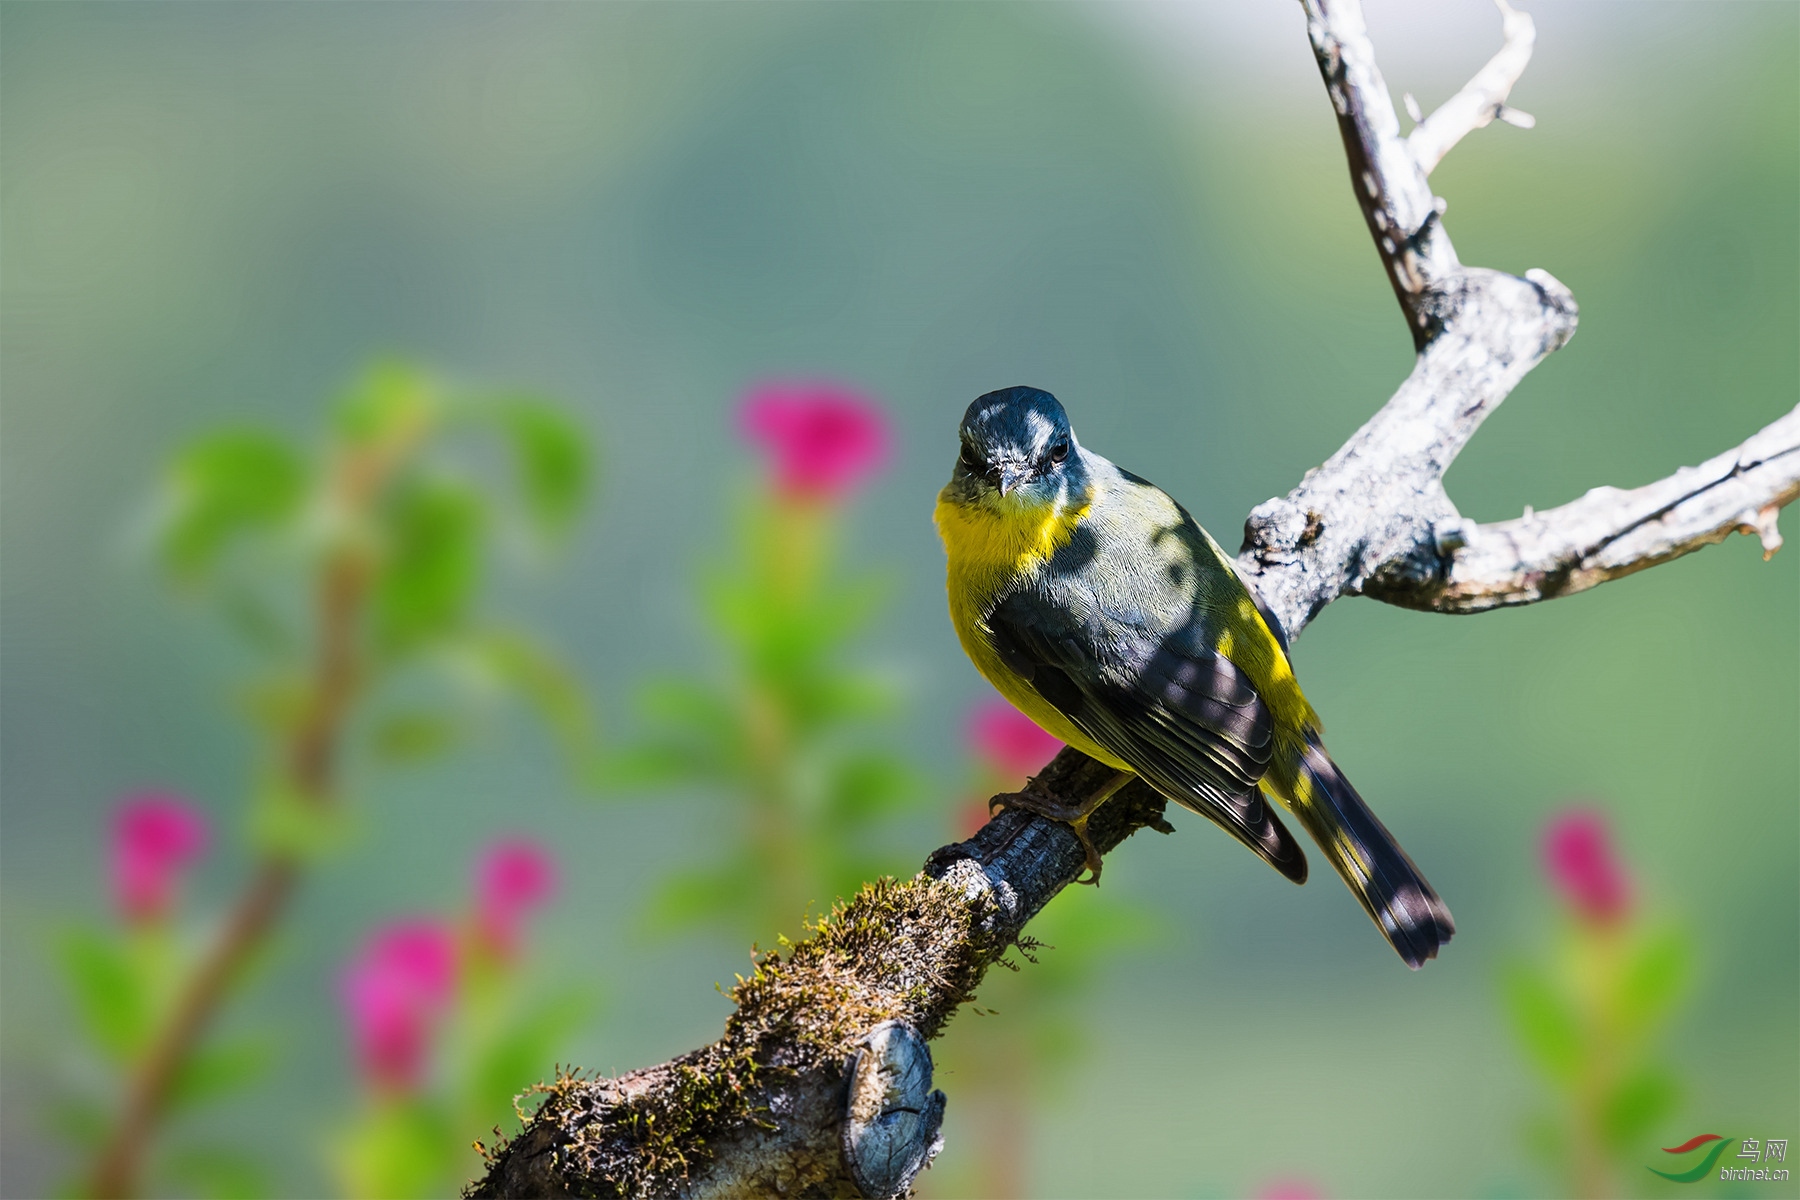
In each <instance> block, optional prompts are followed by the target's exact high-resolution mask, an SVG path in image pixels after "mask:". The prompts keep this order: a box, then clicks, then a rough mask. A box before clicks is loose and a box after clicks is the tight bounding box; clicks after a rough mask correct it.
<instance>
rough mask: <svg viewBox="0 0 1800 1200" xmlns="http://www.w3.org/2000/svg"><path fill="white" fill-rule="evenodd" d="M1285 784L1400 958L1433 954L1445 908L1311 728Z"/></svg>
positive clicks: (1448, 924) (1447, 933) (1416, 962)
mask: <svg viewBox="0 0 1800 1200" xmlns="http://www.w3.org/2000/svg"><path fill="white" fill-rule="evenodd" d="M1292 791H1293V793H1294V794H1293V796H1292V801H1293V804H1292V807H1293V809H1294V812H1295V815H1297V816H1298V817H1299V818H1300V820H1301V823H1302V824H1304V825H1305V826H1306V828H1307V831H1308V832H1309V833H1311V834H1312V836H1313V840H1314V841H1316V842H1318V843H1319V848H1320V849H1321V850H1323V851H1324V852H1325V856H1326V857H1327V858H1329V859H1330V860H1331V865H1332V866H1334V867H1336V868H1337V871H1338V874H1339V875H1342V876H1343V877H1344V882H1345V883H1347V884H1349V885H1350V890H1351V891H1352V892H1354V893H1356V898H1357V899H1358V900H1360V901H1362V906H1363V908H1364V909H1366V910H1367V911H1368V914H1369V916H1370V917H1372V918H1373V919H1374V921H1375V924H1376V925H1377V926H1379V927H1380V929H1381V932H1382V933H1383V934H1384V935H1386V937H1387V940H1388V941H1389V942H1391V943H1392V944H1393V947H1394V949H1395V950H1396V951H1398V952H1399V954H1400V957H1401V958H1403V959H1405V960H1406V965H1407V966H1409V967H1411V968H1413V969H1414V970H1415V971H1416V970H1418V969H1419V967H1421V966H1423V965H1424V963H1425V960H1426V959H1429V958H1436V957H1437V952H1438V947H1439V946H1442V945H1443V944H1444V943H1445V942H1447V941H1449V940H1450V937H1451V935H1452V934H1454V933H1455V932H1456V922H1455V921H1453V920H1452V919H1451V917H1450V909H1449V908H1448V907H1446V906H1445V904H1444V902H1443V901H1442V900H1440V899H1439V898H1438V894H1437V892H1435V891H1433V890H1432V887H1431V885H1430V884H1429V883H1427V882H1425V877H1424V876H1423V875H1421V874H1420V873H1419V868H1418V867H1416V866H1414V865H1413V861H1412V859H1410V858H1408V857H1407V856H1406V851H1404V850H1402V849H1401V848H1400V844H1399V843H1398V842H1396V841H1395V840H1394V835H1393V834H1391V833H1389V832H1388V831H1387V827H1386V826H1385V825H1383V824H1382V823H1381V821H1380V820H1379V819H1378V818H1377V817H1376V816H1375V814H1374V813H1372V812H1370V811H1369V806H1368V805H1367V804H1364V803H1363V798H1362V797H1361V796H1359V795H1357V794H1356V789H1355V788H1353V787H1351V786H1350V781H1349V780H1348V779H1345V778H1344V773H1343V772H1342V771H1340V770H1338V767H1337V764H1336V763H1334V762H1332V761H1331V756H1330V755H1329V754H1327V753H1326V752H1325V747H1324V746H1323V745H1321V744H1320V743H1319V740H1318V738H1317V737H1316V736H1315V735H1313V734H1310V733H1309V734H1308V735H1307V739H1306V748H1305V751H1304V752H1303V754H1302V755H1301V759H1300V764H1299V767H1298V770H1297V771H1296V779H1295V781H1294V787H1293V789H1292Z"/></svg>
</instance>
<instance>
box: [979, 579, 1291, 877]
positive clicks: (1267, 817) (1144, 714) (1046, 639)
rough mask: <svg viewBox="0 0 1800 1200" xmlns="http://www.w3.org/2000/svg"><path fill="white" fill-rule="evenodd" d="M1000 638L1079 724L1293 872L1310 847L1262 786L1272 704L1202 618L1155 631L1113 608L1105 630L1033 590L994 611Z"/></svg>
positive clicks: (1034, 682) (1016, 665) (995, 636)
mask: <svg viewBox="0 0 1800 1200" xmlns="http://www.w3.org/2000/svg"><path fill="white" fill-rule="evenodd" d="M987 626H988V629H989V632H990V637H991V641H992V644H993V647H994V650H995V652H996V653H997V654H999V655H1000V657H1001V658H1002V660H1004V661H1005V663H1006V665H1007V666H1008V667H1010V668H1011V669H1012V670H1013V671H1015V672H1016V673H1018V674H1019V675H1021V676H1023V677H1024V678H1025V679H1026V680H1027V681H1028V682H1030V684H1031V686H1032V687H1033V688H1034V689H1035V690H1036V691H1037V693H1038V694H1039V695H1040V696H1042V697H1043V698H1044V699H1045V700H1046V701H1048V702H1049V703H1050V704H1052V705H1054V706H1055V708H1056V709H1057V711H1059V712H1061V713H1062V714H1063V716H1065V717H1067V718H1068V719H1069V720H1070V722H1071V723H1073V724H1074V725H1075V727H1076V728H1077V729H1080V730H1081V731H1082V732H1083V733H1085V734H1087V736H1089V737H1090V738H1092V739H1094V741H1095V742H1096V743H1098V744H1099V745H1100V746H1102V747H1104V748H1105V749H1106V750H1108V751H1110V752H1111V753H1113V754H1115V755H1117V756H1118V757H1119V758H1121V759H1123V760H1124V761H1125V762H1127V763H1130V764H1131V766H1132V768H1133V769H1134V770H1136V771H1137V773H1138V774H1139V775H1141V776H1143V777H1144V779H1145V780H1146V781H1147V782H1149V783H1150V784H1151V786H1153V787H1155V788H1156V789H1157V790H1158V791H1159V792H1161V793H1163V794H1164V795H1165V796H1167V797H1169V798H1170V799H1172V800H1174V801H1176V802H1177V803H1180V804H1182V805H1185V806H1186V807H1188V808H1191V809H1193V810H1194V811H1195V812H1198V813H1200V814H1202V815H1204V816H1206V817H1208V818H1210V819H1211V820H1212V821H1214V822H1216V823H1217V824H1218V825H1220V826H1221V827H1223V828H1224V829H1225V830H1226V831H1227V832H1228V833H1230V834H1231V835H1232V836H1234V837H1236V838H1237V839H1238V840H1239V841H1241V842H1243V843H1244V844H1245V845H1246V846H1248V847H1250V849H1252V850H1254V851H1255V852H1256V853H1257V854H1259V855H1261V856H1262V857H1263V858H1264V859H1266V860H1267V861H1268V862H1269V864H1270V865H1271V866H1273V867H1274V868H1275V869H1276V870H1278V871H1280V872H1281V873H1282V874H1284V875H1286V876H1287V877H1288V878H1290V879H1293V880H1294V881H1295V882H1301V881H1304V880H1305V878H1306V857H1305V855H1304V854H1303V853H1302V851H1301V849H1300V846H1299V844H1298V843H1296V842H1295V841H1294V839H1293V837H1292V836H1291V835H1290V834H1289V833H1288V831H1287V830H1286V828H1284V827H1283V826H1282V824H1281V821H1280V820H1279V819H1278V818H1277V817H1276V815H1275V813H1274V811H1273V809H1272V807H1271V806H1270V805H1269V804H1268V803H1267V802H1266V801H1265V800H1264V799H1263V796H1262V793H1261V792H1260V791H1259V790H1258V788H1257V783H1258V781H1259V780H1261V779H1262V777H1263V773H1264V772H1265V771H1267V770H1268V767H1269V760H1270V757H1271V756H1272V754H1273V751H1274V721H1273V718H1272V716H1271V714H1270V712H1269V709H1268V706H1267V705H1265V704H1264V703H1263V701H1262V698H1261V697H1260V696H1258V695H1257V693H1256V689H1255V688H1254V687H1252V686H1251V685H1250V682H1249V680H1247V679H1245V678H1244V676H1243V675H1242V674H1241V673H1240V672H1239V671H1238V669H1237V668H1236V667H1235V666H1233V665H1232V663H1231V660H1229V659H1227V658H1225V657H1224V656H1222V655H1219V654H1217V653H1215V652H1214V651H1213V650H1211V649H1210V648H1209V647H1207V646H1206V645H1205V644H1204V639H1203V638H1202V637H1200V636H1198V631H1197V630H1193V629H1188V630H1182V631H1177V632H1176V633H1174V634H1171V635H1168V636H1165V637H1162V638H1157V637H1155V636H1153V635H1151V634H1150V633H1149V632H1148V631H1145V630H1143V629H1141V628H1138V627H1135V626H1132V625H1130V624H1128V623H1125V622H1120V621H1118V620H1116V619H1114V620H1109V621H1108V622H1107V626H1106V629H1105V631H1104V637H1105V644H1106V659H1105V661H1102V660H1101V658H1100V656H1099V655H1097V654H1096V653H1095V652H1094V651H1093V649H1092V647H1093V646H1094V644H1095V642H1096V641H1097V639H1098V638H1099V637H1100V636H1101V635H1100V633H1099V632H1098V631H1097V630H1091V629H1084V628H1082V627H1080V626H1079V625H1078V624H1077V623H1076V621H1075V620H1074V619H1073V618H1072V617H1071V616H1070V615H1069V610H1068V609H1067V608H1066V607H1064V606H1061V605H1050V604H1045V603H1043V602H1041V601H1039V600H1037V599H1036V598H1035V597H1033V596H1032V595H1031V594H1030V593H1028V592H1019V593H1015V594H1014V595H1012V596H1010V597H1008V598H1007V599H1006V600H1005V601H1003V602H1002V603H1001V604H1000V605H999V606H998V607H997V608H995V610H994V611H993V612H992V613H991V614H990V615H989V617H988V620H987Z"/></svg>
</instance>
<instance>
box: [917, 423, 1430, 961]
mask: <svg viewBox="0 0 1800 1200" xmlns="http://www.w3.org/2000/svg"><path fill="white" fill-rule="evenodd" d="M960 436H961V440H962V451H961V454H960V455H959V456H958V458H957V461H956V467H955V470H954V471H953V473H952V474H951V477H950V482H949V483H948V484H946V485H945V486H944V489H943V491H941V492H939V493H938V502H937V511H936V513H935V519H936V522H937V528H938V533H939V535H940V536H941V537H942V538H943V541H944V549H945V551H946V552H947V553H948V555H949V560H950V564H949V593H950V619H951V621H952V622H953V623H954V624H955V626H956V633H957V636H958V637H959V638H960V639H961V640H962V645H963V649H964V650H965V651H967V653H968V655H969V657H970V659H972V660H973V661H974V663H975V666H976V669H977V670H979V671H980V672H981V673H982V674H983V675H984V676H986V677H987V679H988V682H990V683H992V684H993V685H994V686H995V687H996V688H998V689H999V690H1000V693H1001V694H1002V695H1004V696H1005V697H1006V698H1007V699H1008V700H1010V701H1012V702H1013V704H1015V705H1016V706H1018V708H1019V709H1020V710H1021V711H1023V712H1024V713H1025V714H1026V715H1027V716H1029V717H1030V718H1031V719H1032V720H1034V721H1036V722H1037V723H1038V724H1039V725H1041V726H1043V728H1044V729H1045V730H1047V731H1049V732H1050V733H1051V734H1054V735H1055V736H1056V737H1058V738H1061V739H1062V740H1063V741H1065V742H1067V743H1068V744H1069V745H1071V746H1074V747H1075V748H1076V749H1077V750H1080V751H1081V752H1082V753H1084V754H1087V755H1089V756H1091V757H1093V758H1096V759H1098V760H1100V761H1101V762H1103V763H1106V764H1107V765H1109V766H1111V767H1114V768H1116V769H1117V770H1118V771H1119V772H1120V774H1119V776H1118V777H1117V778H1116V780H1115V781H1114V782H1113V783H1112V784H1111V785H1110V786H1109V787H1107V788H1104V789H1102V790H1101V792H1100V794H1099V795H1097V796H1095V797H1092V798H1090V799H1089V800H1088V801H1087V802H1085V803H1084V804H1082V805H1080V806H1065V805H1062V804H1059V803H1057V802H1056V801H1054V800H1051V799H1049V798H1048V797H1044V796H1038V795H1034V794H1033V793H1031V792H1029V791H1027V792H1023V793H1020V794H1018V795H1016V796H1011V797H1007V798H1006V800H1005V803H1008V804H1011V805H1013V806H1015V807H1021V808H1027V809H1030V810H1031V811H1033V812H1037V813H1041V814H1042V815H1044V816H1047V817H1051V818H1053V819H1056V820H1060V821H1066V822H1068V823H1069V824H1071V825H1073V826H1074V828H1075V831H1076V834H1077V835H1078V836H1079V837H1080V838H1081V841H1082V844H1083V846H1084V847H1085V848H1086V849H1087V854H1088V867H1089V869H1090V870H1091V871H1092V879H1093V880H1098V878H1099V876H1100V857H1099V855H1098V854H1097V853H1096V852H1095V850H1094V847H1093V845H1092V843H1091V842H1089V841H1088V838H1087V830H1086V825H1087V818H1088V815H1089V814H1090V813H1092V812H1093V811H1094V809H1095V808H1096V807H1098V806H1099V804H1100V803H1102V802H1103V801H1104V800H1106V799H1107V798H1108V797H1109V796H1111V795H1112V794H1113V793H1114V792H1116V791H1117V790H1118V789H1119V788H1120V787H1123V786H1124V785H1125V784H1126V783H1127V782H1129V781H1130V779H1131V777H1132V776H1133V775H1136V776H1139V777H1141V778H1142V779H1143V780H1144V781H1145V782H1146V783H1148V784H1150V786H1152V787H1154V788H1155V789H1156V790H1157V791H1158V792H1160V793H1162V794H1163V795H1164V796H1166V797H1168V798H1169V799H1170V800H1173V801H1175V802H1176V803H1177V804H1180V805H1182V806H1184V807H1186V808H1190V809H1192V810H1194V811H1195V812H1197V813H1199V814H1201V815H1202V816H1204V817H1207V818H1209V819H1210V820H1212V821H1213V822H1214V823H1216V824H1218V825H1219V826H1220V827H1222V828H1223V829H1224V830H1225V831H1226V832H1227V833H1229V834H1231V835H1232V836H1233V837H1235V838H1237V839H1238V840H1239V841H1240V842H1242V843H1244V845H1246V846H1248V847H1249V848H1250V849H1251V850H1254V851H1255V852H1256V853H1257V854H1259V855H1261V856H1262V857H1263V858H1264V859H1265V860H1267V861H1268V863H1269V864H1270V865H1271V866H1273V867H1274V868H1275V869H1276V870H1277V871H1280V872H1281V873H1282V874H1283V875H1285V876H1287V877H1288V878H1289V879H1291V880H1293V881H1294V882H1295V883H1304V882H1306V856H1305V854H1303V853H1302V852H1301V849H1300V847H1299V845H1298V844H1296V843H1295V841H1294V838H1293V836H1292V835H1291V834H1289V833H1288V831H1287V829H1286V828H1284V827H1283V826H1282V823H1281V821H1280V819H1279V818H1278V817H1277V816H1276V814H1275V811H1274V809H1273V806H1271V805H1269V804H1268V803H1267V802H1266V801H1265V800H1264V798H1263V794H1262V793H1263V790H1264V789H1266V790H1267V791H1269V792H1270V793H1272V794H1273V795H1274V796H1275V797H1276V798H1277V799H1279V800H1280V801H1281V802H1282V804H1283V805H1284V806H1285V807H1286V808H1287V810H1288V811H1289V812H1290V813H1292V814H1293V815H1294V816H1296V817H1298V818H1299V819H1300V823H1301V824H1302V825H1304V826H1305V827H1306V830H1307V832H1308V833H1310V834H1312V837H1313V840H1314V841H1316V842H1317V843H1318V844H1319V847H1320V849H1322V850H1323V851H1324V852H1325V857H1327V858H1328V859H1330V860H1331V865H1332V866H1334V867H1336V868H1337V871H1338V874H1339V875H1342V876H1343V877H1344V882H1345V883H1347V884H1348V885H1349V886H1350V890H1351V891H1352V892H1354V893H1355V894H1356V898H1357V899H1358V900H1360V901H1361V902H1362V906H1363V908H1364V909H1366V910H1367V911H1368V913H1369V916H1370V917H1372V918H1373V919H1374V921H1375V923H1376V925H1378V926H1379V927H1380V928H1381V932H1382V933H1383V934H1385V935H1386V936H1387V939H1388V941H1389V942H1391V943H1393V946H1394V949H1395V950H1397V951H1398V952H1399V954H1400V957H1401V958H1403V959H1405V960H1406V963H1407V965H1408V966H1410V967H1413V968H1415V969H1416V968H1418V967H1419V966H1420V965H1422V964H1423V963H1424V962H1425V960H1426V959H1428V958H1433V957H1436V955H1437V952H1438V947H1439V946H1441V945H1443V944H1444V943H1445V942H1447V941H1449V940H1450V936H1451V935H1452V934H1453V933H1455V931H1456V926H1455V924H1454V922H1452V920H1451V918H1450V910H1449V909H1448V908H1446V907H1445V906H1444V902H1443V901H1442V900H1440V899H1438V895H1437V893H1436V892H1435V891H1433V890H1432V887H1431V885H1430V884H1429V883H1427V882H1425V877H1424V876H1423V875H1421V874H1420V873H1419V869H1418V868H1417V867H1415V866H1414V865H1413V862H1412V860H1411V859H1410V858H1408V857H1407V856H1406V852H1405V851H1404V850H1402V849H1400V847H1399V845H1398V844H1397V843H1396V842H1395V841H1394V838H1393V835H1392V834H1390V833H1389V832H1388V831H1387V829H1386V827H1385V826H1383V825H1382V823H1381V822H1380V821H1379V820H1378V819H1376V816H1375V814H1374V813H1372V812H1370V811H1369V807H1368V805H1366V804H1364V803H1363V799H1362V797H1361V796H1359V795H1357V794H1356V789H1355V788H1353V787H1351V786H1350V781H1349V780H1347V779H1345V778H1344V775H1343V772H1341V771H1339V770H1338V768H1337V764H1335V763H1333V762H1332V761H1331V756H1330V755H1329V754H1327V753H1326V751H1325V746H1324V744H1323V742H1322V741H1321V740H1320V725H1319V718H1318V714H1316V713H1315V712H1313V708H1312V705H1311V704H1309V703H1308V702H1307V699H1306V697H1305V695H1303V694H1302V693H1301V691H1300V685H1299V683H1298V682H1297V681H1296V680H1295V679H1294V672H1293V669H1292V667H1291V666H1290V665H1289V663H1288V656H1287V647H1286V645H1285V643H1284V642H1283V641H1282V640H1281V638H1280V636H1278V635H1277V634H1276V633H1275V632H1274V629H1273V628H1272V626H1273V625H1274V624H1275V623H1274V622H1273V620H1272V619H1267V618H1265V616H1264V613H1263V612H1262V610H1261V609H1260V608H1259V606H1258V604H1257V602H1256V599H1255V598H1254V597H1253V596H1252V595H1251V593H1250V591H1249V589H1248V588H1246V587H1245V586H1244V583H1243V581H1242V580H1241V579H1239V578H1238V574H1237V571H1236V570H1234V569H1233V567H1232V564H1231V559H1230V558H1229V557H1227V556H1226V554H1225V552H1224V551H1223V550H1221V549H1220V548H1219V544H1218V543H1217V542H1215V541H1213V539H1212V537H1211V535H1209V534H1208V533H1207V532H1206V530H1204V529H1202V528H1200V526H1199V525H1198V524H1197V523H1196V522H1195V521H1194V519H1193V518H1192V517H1190V516H1189V515H1188V514H1187V511H1186V510H1185V509H1183V508H1182V507H1181V506H1180V505H1179V504H1177V503H1175V501H1173V500H1171V499H1170V498H1169V497H1168V495H1167V494H1165V493H1164V492H1163V491H1162V490H1161V489H1159V488H1157V487H1155V486H1154V485H1152V484H1150V483H1149V482H1148V481H1146V480H1143V479H1140V478H1138V477H1137V476H1136V475H1133V474H1131V473H1130V472H1128V471H1123V470H1120V469H1119V468H1118V467H1116V466H1114V465H1113V464H1112V463H1110V462H1108V461H1107V460H1106V459H1104V458H1101V457H1100V456H1099V455H1098V454H1094V453H1092V452H1090V451H1088V450H1084V449H1083V448H1082V447H1081V444H1080V443H1079V442H1077V441H1076V440H1075V431H1074V430H1073V429H1072V428H1070V426H1069V418H1068V414H1067V413H1065V412H1064V411H1063V407H1062V405H1061V404H1059V403H1058V402H1057V400H1056V397H1054V396H1052V395H1051V394H1050V393H1048V392H1045V391H1040V390H1039V389H1037V388H1029V387H1015V388H1007V389H1004V390H1002V391H998V392H989V393H988V394H987V395H985V396H982V397H980V398H979V399H977V400H976V401H975V402H974V403H973V404H971V405H970V406H969V409H968V412H967V413H966V414H964V416H963V421H962V428H961V430H960Z"/></svg>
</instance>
